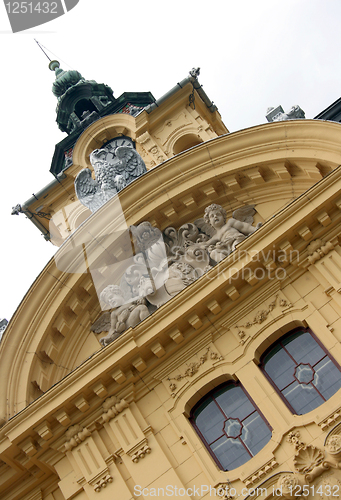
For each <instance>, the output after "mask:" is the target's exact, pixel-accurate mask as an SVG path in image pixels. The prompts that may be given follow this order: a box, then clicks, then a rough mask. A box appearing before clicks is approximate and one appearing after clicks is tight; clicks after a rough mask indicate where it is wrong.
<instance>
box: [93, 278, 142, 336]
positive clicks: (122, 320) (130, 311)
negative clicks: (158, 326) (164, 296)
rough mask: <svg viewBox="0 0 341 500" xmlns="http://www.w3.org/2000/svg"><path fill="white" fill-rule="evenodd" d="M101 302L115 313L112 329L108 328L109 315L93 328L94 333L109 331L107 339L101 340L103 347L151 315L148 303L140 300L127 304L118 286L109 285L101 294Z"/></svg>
mask: <svg viewBox="0 0 341 500" xmlns="http://www.w3.org/2000/svg"><path fill="white" fill-rule="evenodd" d="M100 301H101V302H102V303H104V304H106V305H108V306H109V307H110V308H113V311H112V312H111V313H109V314H110V327H109V328H108V321H109V317H108V316H109V315H108V313H104V314H103V315H102V316H100V318H99V319H98V320H97V321H96V322H95V323H94V325H93V326H92V331H94V332H96V333H100V332H102V331H108V330H109V333H108V335H107V336H106V337H103V338H101V339H100V343H101V344H102V346H106V345H108V344H110V342H112V341H113V340H115V339H116V338H117V337H119V336H120V335H121V333H123V332H124V331H125V330H127V329H128V328H130V327H134V326H136V325H138V324H139V323H140V322H141V321H142V320H144V319H145V318H147V317H148V316H149V314H150V312H149V310H148V307H147V306H146V301H145V300H144V299H139V300H136V301H134V302H126V300H125V298H124V295H123V293H122V290H121V288H120V287H119V286H118V285H108V286H107V287H106V288H104V290H103V291H102V292H101V294H100Z"/></svg>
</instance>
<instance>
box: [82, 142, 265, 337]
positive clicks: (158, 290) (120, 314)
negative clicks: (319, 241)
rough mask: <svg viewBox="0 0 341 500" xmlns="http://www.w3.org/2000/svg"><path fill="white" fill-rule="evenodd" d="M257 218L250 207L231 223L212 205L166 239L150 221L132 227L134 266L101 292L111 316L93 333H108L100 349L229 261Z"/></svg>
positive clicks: (169, 232)
mask: <svg viewBox="0 0 341 500" xmlns="http://www.w3.org/2000/svg"><path fill="white" fill-rule="evenodd" d="M118 149H120V148H118ZM130 149H131V148H130ZM254 214H255V209H254V207H253V206H245V207H242V208H240V209H238V210H236V211H235V212H233V217H231V218H230V219H228V220H226V211H225V210H224V209H223V207H221V206H220V205H216V204H212V205H210V206H209V207H207V208H206V209H205V215H204V218H202V219H198V220H196V221H194V222H193V223H186V224H183V225H182V226H181V227H180V228H179V229H175V228H174V227H167V228H166V229H165V230H164V231H163V233H161V231H160V230H159V229H157V228H155V227H153V226H152V225H151V224H150V222H147V221H145V222H141V223H140V224H139V225H138V226H130V232H131V237H132V240H133V247H134V251H135V255H134V257H133V263H132V264H131V265H129V266H128V268H127V269H126V270H125V272H124V273H123V275H122V276H121V278H120V281H119V284H118V283H117V281H116V284H110V285H107V286H106V287H105V288H104V289H103V290H102V292H101V294H100V303H101V305H102V309H104V310H105V309H111V312H105V313H104V314H102V315H101V316H100V317H99V318H98V319H97V321H96V322H95V323H94V324H93V325H92V327H91V330H92V331H94V332H95V333H100V332H108V335H107V336H106V337H103V338H101V339H100V342H101V344H102V345H103V346H106V345H108V344H109V343H110V342H112V341H113V340H115V339H116V338H117V337H118V336H119V335H121V334H122V333H123V332H124V331H125V330H127V329H128V328H130V327H134V326H136V325H137V324H138V323H139V322H140V321H142V320H143V319H145V318H147V317H148V316H149V315H150V314H151V313H152V312H154V311H155V309H157V308H159V307H160V306H161V305H163V304H165V303H166V302H168V301H169V300H170V299H171V298H172V297H173V296H175V295H177V294H178V293H179V292H181V290H183V289H184V288H186V287H187V286H189V285H190V284H191V283H193V282H194V281H196V280H197V279H198V278H199V277H200V276H202V275H203V274H204V273H206V272H207V271H208V270H209V269H211V268H212V266H214V265H216V264H217V263H218V262H220V261H221V260H222V259H223V258H224V257H226V256H227V255H229V254H230V253H231V252H232V251H233V250H234V249H235V248H236V245H237V244H238V243H239V242H241V241H243V240H244V239H245V238H246V237H247V236H248V235H250V234H252V233H254V232H255V231H256V230H257V229H258V227H259V226H260V224H257V226H256V227H255V226H253V225H252V223H253V215H254Z"/></svg>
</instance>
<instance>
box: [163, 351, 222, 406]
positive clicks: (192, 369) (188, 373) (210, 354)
mask: <svg viewBox="0 0 341 500" xmlns="http://www.w3.org/2000/svg"><path fill="white" fill-rule="evenodd" d="M208 359H211V360H213V361H222V360H223V359H224V358H223V356H221V355H219V354H218V353H216V352H215V351H212V350H211V348H210V347H207V349H206V351H205V352H204V354H202V355H201V356H200V358H199V361H195V362H193V363H189V365H188V368H187V369H186V370H185V371H184V373H183V374H182V373H180V374H179V375H177V376H176V377H169V378H168V381H169V382H170V384H169V389H170V391H171V392H172V394H171V396H172V397H173V398H175V396H176V394H175V392H174V391H175V390H176V389H177V385H176V383H175V382H171V380H174V381H180V380H182V379H184V378H187V377H190V378H191V377H193V376H194V375H195V374H196V373H198V371H199V369H200V367H201V366H202V365H203V364H204V363H206V361H207V360H208Z"/></svg>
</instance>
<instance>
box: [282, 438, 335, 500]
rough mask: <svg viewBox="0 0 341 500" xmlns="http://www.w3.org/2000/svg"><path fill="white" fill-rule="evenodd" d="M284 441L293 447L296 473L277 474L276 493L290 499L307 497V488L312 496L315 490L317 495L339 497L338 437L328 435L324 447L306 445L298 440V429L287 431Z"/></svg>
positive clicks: (320, 496)
mask: <svg viewBox="0 0 341 500" xmlns="http://www.w3.org/2000/svg"><path fill="white" fill-rule="evenodd" d="M287 441H288V442H290V443H291V444H293V445H294V446H295V448H296V453H295V456H294V460H293V465H294V469H295V472H294V473H284V474H281V475H280V477H279V479H278V482H277V488H278V490H277V493H276V496H282V497H284V498H288V499H293V498H295V497H298V496H301V495H302V496H307V492H309V491H310V492H312V493H313V495H312V496H314V492H315V494H317V495H318V496H319V498H324V497H325V496H328V497H329V496H339V492H340V485H341V483H340V480H339V475H338V472H337V471H339V469H340V462H339V460H340V457H341V436H340V435H339V434H336V433H335V434H330V435H329V436H328V438H327V439H326V442H325V446H324V450H321V449H319V448H317V447H315V446H312V445H305V444H304V443H303V442H302V441H301V440H300V432H299V431H292V432H290V433H289V434H288V436H287ZM326 472H328V476H326V474H325V473H326ZM320 476H322V477H320Z"/></svg>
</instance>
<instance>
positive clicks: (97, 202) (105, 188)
mask: <svg viewBox="0 0 341 500" xmlns="http://www.w3.org/2000/svg"><path fill="white" fill-rule="evenodd" d="M90 162H91V165H92V166H93V168H94V172H95V176H96V179H93V178H92V172H91V170H90V169H89V168H84V169H83V170H81V171H80V172H79V174H78V175H77V177H76V179H75V191H76V195H77V197H78V199H79V201H80V202H81V203H82V204H83V205H85V206H86V207H87V208H89V209H90V210H91V211H92V212H95V211H96V210H98V209H99V208H100V207H101V206H102V205H104V203H106V202H107V201H108V200H110V199H111V198H112V197H113V196H115V194H117V193H118V192H119V191H121V189H123V188H124V187H125V186H127V185H128V184H130V183H131V182H132V181H134V180H135V179H137V177H140V176H141V175H142V174H144V173H145V172H147V169H146V166H145V164H144V161H143V160H142V158H141V156H140V155H139V154H138V152H137V151H136V150H135V149H134V148H133V147H128V146H120V147H118V148H117V149H115V150H113V151H112V150H109V149H107V148H103V149H95V150H94V151H93V152H92V153H91V154H90Z"/></svg>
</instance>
